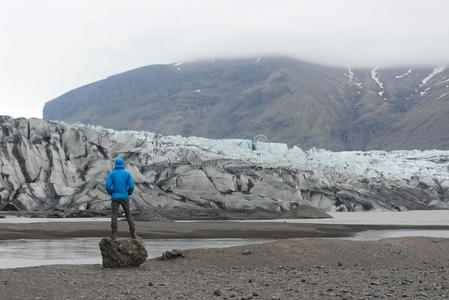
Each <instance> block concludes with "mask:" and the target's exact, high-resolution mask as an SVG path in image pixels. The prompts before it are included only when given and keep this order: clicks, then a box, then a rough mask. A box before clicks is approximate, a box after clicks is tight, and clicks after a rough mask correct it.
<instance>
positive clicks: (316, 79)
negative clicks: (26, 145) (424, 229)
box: [43, 57, 449, 151]
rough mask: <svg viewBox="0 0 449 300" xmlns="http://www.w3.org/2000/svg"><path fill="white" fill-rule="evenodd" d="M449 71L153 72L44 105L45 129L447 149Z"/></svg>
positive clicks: (202, 64) (312, 67)
mask: <svg viewBox="0 0 449 300" xmlns="http://www.w3.org/2000/svg"><path fill="white" fill-rule="evenodd" d="M448 115H449V69H447V68H445V67H444V66H442V67H435V68H425V67H419V68H414V67H411V68H409V67H406V68H390V69H383V68H375V69H343V68H335V67H328V66H321V65H317V64H312V63H307V62H303V61H299V60H295V59H291V58H286V57H267V58H265V57H262V58H260V57H259V58H257V59H235V60H212V61H199V62H189V63H176V64H170V65H150V66H147V67H143V68H139V69H135V70H131V71H128V72H125V73H122V74H118V75H115V76H111V77H108V78H106V79H104V80H101V81H98V82H94V83H91V84H89V85H86V86H83V87H80V88H77V89H74V90H72V91H70V92H68V93H66V94H64V95H62V96H60V97H58V98H56V99H54V100H51V101H49V102H47V103H46V104H45V107H44V111H43V117H44V119H46V120H63V121H66V122H69V123H73V122H82V123H89V124H95V125H102V126H105V127H108V128H115V129H118V130H122V129H132V130H149V131H152V132H157V133H160V134H165V135H167V134H169V135H177V134H179V135H183V136H201V137H209V138H245V139H251V138H253V137H254V136H257V135H264V136H266V137H267V139H268V140H269V141H273V142H282V143H287V144H289V145H294V144H296V145H298V146H300V147H301V148H304V149H309V148H311V147H319V148H325V149H330V150H336V151H337V150H338V151H339V150H371V149H384V150H391V149H449V120H448V118H447V116H448Z"/></svg>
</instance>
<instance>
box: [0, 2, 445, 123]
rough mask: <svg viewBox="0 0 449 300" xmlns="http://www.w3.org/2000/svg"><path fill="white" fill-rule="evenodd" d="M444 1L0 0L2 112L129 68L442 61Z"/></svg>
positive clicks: (37, 105) (36, 106)
mask: <svg viewBox="0 0 449 300" xmlns="http://www.w3.org/2000/svg"><path fill="white" fill-rule="evenodd" d="M448 12H449V2H448V1H437V0H428V1H422V0H420V1H415V0H376V1H372V0H364V1H357V0H339V1H335V0H321V1H311V0H310V1H285V0H277V1H264V0H259V1H242V0H240V1H236V0H226V1H222V0H215V1H213V0H211V1H203V0H201V1H200V0H190V1H172V0H165V1H138V0H130V1H114V0H112V1H111V0H101V1H71V2H67V1H56V0H54V1H50V0H41V1H32V0H28V1H10V2H4V3H3V4H2V9H1V10H0V28H1V32H2V47H0V58H1V61H0V81H1V82H2V83H1V84H0V100H1V103H2V104H3V103H9V105H8V107H6V106H5V105H2V108H1V109H0V114H12V115H15V116H20V115H23V116H37V117H41V116H42V114H41V110H42V106H43V103H44V102H45V101H47V100H49V99H51V98H54V97H56V96H58V95H59V94H62V93H64V92H66V91H68V90H70V89H73V88H76V87H78V86H80V85H83V84H86V83H89V82H92V81H96V80H99V79H101V78H104V77H106V76H109V75H111V74H115V73H119V72H122V71H126V70H128V69H131V68H135V67H139V66H143V65H148V64H153V63H170V62H174V61H180V60H190V59H201V58H211V57H234V56H249V55H267V54H284V55H290V56H294V57H297V58H301V59H304V60H309V61H313V62H317V63H323V64H328V65H335V66H345V67H346V66H352V67H357V66H359V67H371V66H383V67H387V66H402V65H404V66H408V65H437V64H441V63H446V62H449V39H448V38H447V37H448V36H449V18H448V14H449V13H448Z"/></svg>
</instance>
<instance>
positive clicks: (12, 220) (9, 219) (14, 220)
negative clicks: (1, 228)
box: [0, 215, 111, 224]
mask: <svg viewBox="0 0 449 300" xmlns="http://www.w3.org/2000/svg"><path fill="white" fill-rule="evenodd" d="M61 222H111V218H28V217H20V216H19V217H18V216H8V215H6V216H5V217H4V218H0V224H2V223H3V224H4V223H9V224H26V223H61Z"/></svg>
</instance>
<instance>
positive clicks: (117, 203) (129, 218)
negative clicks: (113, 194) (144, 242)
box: [111, 199, 136, 233]
mask: <svg viewBox="0 0 449 300" xmlns="http://www.w3.org/2000/svg"><path fill="white" fill-rule="evenodd" d="M120 205H121V206H122V207H123V210H124V211H125V215H126V220H127V221H128V225H129V231H130V232H135V231H136V228H135V227H134V221H133V215H132V214H131V210H130V209H129V200H123V199H112V218H111V230H112V232H113V233H116V232H117V216H118V209H119V207H120Z"/></svg>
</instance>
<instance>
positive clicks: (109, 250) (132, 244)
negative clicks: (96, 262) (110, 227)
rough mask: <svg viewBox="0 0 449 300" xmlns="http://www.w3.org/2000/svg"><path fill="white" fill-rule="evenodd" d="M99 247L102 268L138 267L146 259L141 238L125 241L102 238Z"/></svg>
mask: <svg viewBox="0 0 449 300" xmlns="http://www.w3.org/2000/svg"><path fill="white" fill-rule="evenodd" d="M99 245H100V250H101V256H102V258H103V267H104V268H120V267H138V266H140V265H141V264H143V263H144V262H145V261H146V259H147V257H148V253H147V250H146V249H145V246H144V245H143V240H142V239H141V238H137V239H127V240H116V239H114V240H113V239H111V238H104V239H102V240H101V241H100V244H99Z"/></svg>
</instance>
